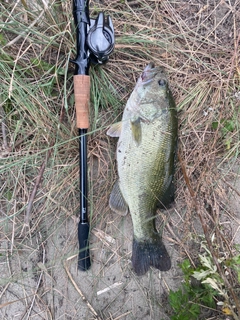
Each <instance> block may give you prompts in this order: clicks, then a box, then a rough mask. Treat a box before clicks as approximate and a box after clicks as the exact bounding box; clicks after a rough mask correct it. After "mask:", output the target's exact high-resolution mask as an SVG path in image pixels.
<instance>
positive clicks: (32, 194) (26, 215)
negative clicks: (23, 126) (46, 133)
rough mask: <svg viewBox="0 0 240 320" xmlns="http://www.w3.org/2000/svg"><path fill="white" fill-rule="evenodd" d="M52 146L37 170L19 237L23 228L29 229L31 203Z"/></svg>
mask: <svg viewBox="0 0 240 320" xmlns="http://www.w3.org/2000/svg"><path fill="white" fill-rule="evenodd" d="M52 147H53V145H52V146H51V147H50V149H49V150H48V152H47V156H46V159H45V161H44V162H43V163H42V165H41V167H40V169H39V173H38V176H37V178H36V181H35V184H34V187H33V190H32V193H31V196H30V199H29V202H28V205H27V209H26V214H25V217H24V224H23V228H22V231H21V235H22V234H23V232H24V230H25V228H27V227H29V222H30V220H31V213H32V206H33V201H34V199H35V196H36V193H37V190H38V187H39V185H40V182H41V180H42V176H43V173H44V170H45V167H46V164H47V162H48V159H49V158H50V156H51V154H52V151H53V148H52Z"/></svg>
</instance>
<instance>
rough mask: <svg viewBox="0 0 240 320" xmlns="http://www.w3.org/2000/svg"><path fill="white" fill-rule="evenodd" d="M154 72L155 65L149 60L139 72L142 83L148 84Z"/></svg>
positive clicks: (155, 70) (155, 69) (155, 71)
mask: <svg viewBox="0 0 240 320" xmlns="http://www.w3.org/2000/svg"><path fill="white" fill-rule="evenodd" d="M156 73H157V68H155V65H154V63H153V62H150V63H149V64H148V65H147V66H146V68H145V69H144V70H143V72H142V74H141V77H140V79H141V80H142V81H141V82H142V84H148V83H150V82H152V80H153V78H154V77H155V75H156Z"/></svg>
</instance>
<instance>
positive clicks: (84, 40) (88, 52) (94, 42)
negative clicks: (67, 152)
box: [71, 0, 114, 271]
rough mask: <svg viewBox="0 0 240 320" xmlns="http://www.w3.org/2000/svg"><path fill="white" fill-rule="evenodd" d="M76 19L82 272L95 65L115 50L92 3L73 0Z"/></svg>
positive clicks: (86, 258)
mask: <svg viewBox="0 0 240 320" xmlns="http://www.w3.org/2000/svg"><path fill="white" fill-rule="evenodd" d="M73 17H74V23H75V27H76V28H75V31H76V44H77V45H76V58H75V60H71V62H72V63H74V64H75V72H74V78H73V82H74V97H75V109H76V124H77V128H78V131H79V178H80V209H79V210H80V220H79V224H78V242H79V255H78V269H79V270H81V271H86V270H88V269H89V268H90V266H91V260H90V253H89V221H88V199H87V198H88V181H87V131H88V129H89V101H90V75H89V68H90V65H91V64H94V65H97V64H99V65H101V64H103V63H106V62H107V61H108V59H109V55H110V53H111V52H112V50H113V47H114V28H113V23H112V20H111V18H110V17H109V16H107V18H106V20H105V17H104V13H103V12H100V13H99V14H98V16H97V18H96V19H90V17H89V0H73Z"/></svg>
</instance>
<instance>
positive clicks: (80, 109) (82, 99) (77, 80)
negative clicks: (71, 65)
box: [73, 75, 90, 129]
mask: <svg viewBox="0 0 240 320" xmlns="http://www.w3.org/2000/svg"><path fill="white" fill-rule="evenodd" d="M73 82H74V97H75V108H76V122H77V128H79V129H88V128H89V100H90V76H86V75H75V76H74V78H73Z"/></svg>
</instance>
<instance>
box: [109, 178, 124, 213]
mask: <svg viewBox="0 0 240 320" xmlns="http://www.w3.org/2000/svg"><path fill="white" fill-rule="evenodd" d="M109 206H110V208H111V209H112V210H113V211H115V212H116V213H118V214H119V215H121V216H125V215H126V214H127V213H128V205H127V203H126V201H125V200H124V198H123V196H122V193H121V190H120V187H119V182H118V181H117V182H116V183H115V184H114V186H113V189H112V192H111V194H110V198H109Z"/></svg>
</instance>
